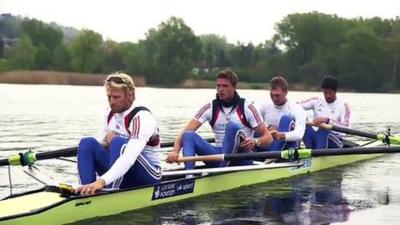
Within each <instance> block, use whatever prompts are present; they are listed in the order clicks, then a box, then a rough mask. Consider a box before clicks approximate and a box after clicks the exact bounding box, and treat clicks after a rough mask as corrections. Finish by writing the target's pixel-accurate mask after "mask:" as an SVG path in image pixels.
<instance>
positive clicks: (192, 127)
mask: <svg viewBox="0 0 400 225" xmlns="http://www.w3.org/2000/svg"><path fill="white" fill-rule="evenodd" d="M201 125H202V123H200V122H199V121H197V120H195V119H192V120H190V122H189V123H188V124H187V125H186V127H185V128H184V129H183V130H182V131H181V132H180V133H179V134H178V136H177V137H176V139H175V143H174V149H173V152H175V153H179V152H180V151H181V148H182V137H183V133H184V132H185V131H196V130H197V129H199V127H200V126H201Z"/></svg>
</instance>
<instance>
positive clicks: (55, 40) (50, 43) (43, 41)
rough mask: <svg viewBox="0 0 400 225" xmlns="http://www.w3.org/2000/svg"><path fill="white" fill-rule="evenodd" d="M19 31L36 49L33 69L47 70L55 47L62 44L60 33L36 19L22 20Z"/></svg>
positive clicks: (61, 34)
mask: <svg viewBox="0 0 400 225" xmlns="http://www.w3.org/2000/svg"><path fill="white" fill-rule="evenodd" d="M21 31H22V34H24V35H27V36H28V37H29V38H30V39H31V41H32V44H33V46H35V47H36V48H37V51H36V55H35V68H36V69H47V68H48V67H49V66H50V65H51V64H52V61H53V59H54V51H55V49H56V47H57V46H58V45H60V44H61V42H62V39H63V33H62V31H61V30H60V29H56V28H53V27H51V26H50V25H47V24H45V23H43V22H42V21H39V20H36V19H24V20H23V21H22V23H21Z"/></svg>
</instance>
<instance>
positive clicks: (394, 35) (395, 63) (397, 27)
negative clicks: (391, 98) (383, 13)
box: [387, 17, 400, 88]
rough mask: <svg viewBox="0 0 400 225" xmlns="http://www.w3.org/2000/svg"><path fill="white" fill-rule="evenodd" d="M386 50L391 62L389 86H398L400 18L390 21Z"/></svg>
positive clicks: (399, 74) (399, 77)
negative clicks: (390, 27) (390, 28)
mask: <svg viewBox="0 0 400 225" xmlns="http://www.w3.org/2000/svg"><path fill="white" fill-rule="evenodd" d="M387 44H388V52H389V54H390V55H391V56H390V59H389V60H390V61H391V62H392V63H391V64H392V69H391V74H392V75H391V79H390V84H391V85H390V86H392V88H400V18H399V17H398V18H396V19H395V20H393V21H392V30H391V32H390V36H389V37H388V39H387Z"/></svg>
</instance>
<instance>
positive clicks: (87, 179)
mask: <svg viewBox="0 0 400 225" xmlns="http://www.w3.org/2000/svg"><path fill="white" fill-rule="evenodd" d="M77 156H78V157H77V159H78V172H79V179H80V183H81V184H89V183H92V182H94V181H95V180H96V172H97V173H98V174H99V175H102V174H103V173H105V172H106V171H107V170H108V161H109V154H108V153H107V151H106V150H105V149H104V147H103V146H102V145H101V144H100V143H99V142H98V141H97V140H96V139H94V138H92V137H87V138H82V139H81V141H80V142H79V147H78V153H77Z"/></svg>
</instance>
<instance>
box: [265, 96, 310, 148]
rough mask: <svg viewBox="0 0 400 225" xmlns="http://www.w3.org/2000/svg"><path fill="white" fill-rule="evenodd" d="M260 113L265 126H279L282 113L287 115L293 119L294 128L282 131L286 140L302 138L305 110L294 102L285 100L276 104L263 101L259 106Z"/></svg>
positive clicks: (304, 128)
mask: <svg viewBox="0 0 400 225" xmlns="http://www.w3.org/2000/svg"><path fill="white" fill-rule="evenodd" d="M260 113H261V116H262V117H263V119H264V122H265V124H266V125H267V126H270V125H272V126H276V127H279V121H280V119H281V117H282V116H283V115H287V116H289V117H291V118H293V120H294V121H295V127H294V130H291V131H289V132H283V133H284V134H285V140H286V141H299V140H302V139H303V136H304V132H305V130H306V118H307V116H306V111H304V109H302V108H301V106H300V105H298V104H297V103H295V102H292V101H290V100H287V101H286V103H285V104H284V105H282V106H277V105H275V104H274V103H273V102H264V103H263V104H262V105H261V106H260Z"/></svg>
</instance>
